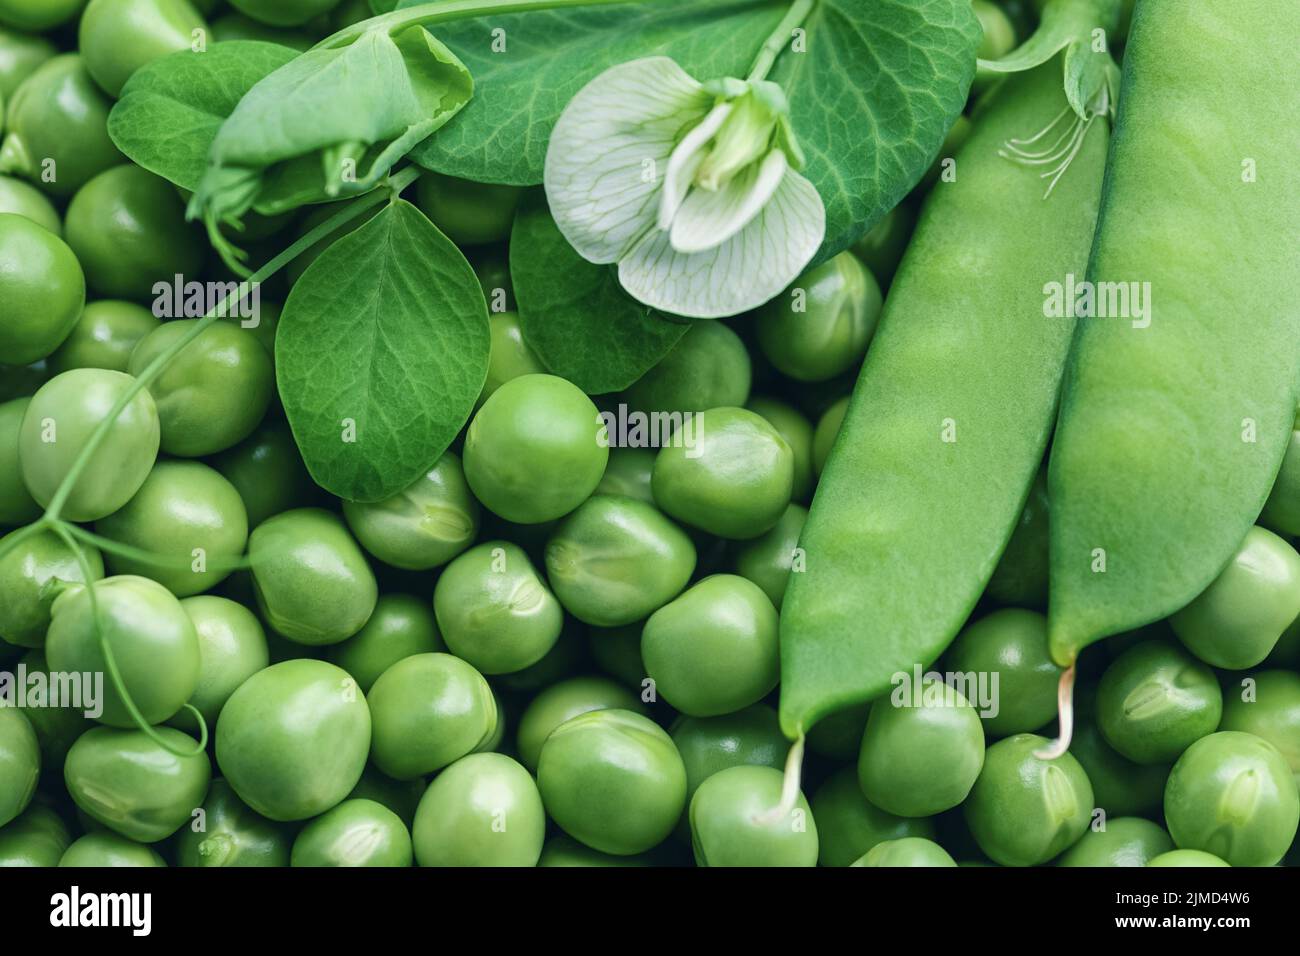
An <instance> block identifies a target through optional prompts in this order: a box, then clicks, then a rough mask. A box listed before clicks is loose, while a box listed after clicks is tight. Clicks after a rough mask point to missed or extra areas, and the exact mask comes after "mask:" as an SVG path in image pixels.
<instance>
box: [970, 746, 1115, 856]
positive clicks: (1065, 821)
mask: <svg viewBox="0 0 1300 956" xmlns="http://www.w3.org/2000/svg"><path fill="white" fill-rule="evenodd" d="M1047 745H1048V741H1047V740H1046V739H1045V738H1043V737H1038V736H1036V735H1034V734H1016V735H1014V736H1012V737H1007V738H1006V739H1004V740H999V741H998V742H997V743H995V744H994V745H993V746H991V747H989V749H988V751H987V752H986V753H985V755H984V769H983V770H981V771H980V776H979V779H978V780H976V781H975V787H974V789H972V790H971V793H970V797H969V798H968V799H967V800H966V803H965V805H964V810H965V816H966V823H967V825H968V826H969V827H970V831H971V835H972V836H974V837H975V841H976V842H977V843H978V844H979V847H980V849H981V850H983V851H984V854H985V855H986V856H988V858H989V859H991V860H993V861H994V862H995V863H1000V864H1001V865H1003V866H1038V865H1039V864H1042V863H1046V862H1047V861H1048V860H1050V859H1052V858H1053V857H1054V856H1056V855H1057V854H1058V853H1060V852H1061V851H1062V850H1065V849H1067V848H1068V847H1070V846H1072V845H1073V844H1074V843H1075V841H1077V840H1078V839H1079V838H1080V837H1081V836H1083V834H1084V831H1086V830H1087V828H1088V822H1089V820H1090V818H1091V815H1092V809H1093V798H1092V785H1091V784H1090V783H1089V782H1088V775H1087V774H1086V773H1084V770H1083V768H1082V767H1081V766H1079V762H1078V761H1077V760H1075V759H1074V757H1073V756H1072V755H1071V754H1069V753H1066V754H1062V755H1061V756H1060V757H1058V758H1056V759H1055V760H1050V761H1049V760H1042V759H1040V758H1039V757H1036V756H1035V753H1036V752H1038V751H1041V750H1043V749H1044V748H1045V747H1046V746H1047Z"/></svg>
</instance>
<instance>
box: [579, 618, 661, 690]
mask: <svg viewBox="0 0 1300 956" xmlns="http://www.w3.org/2000/svg"><path fill="white" fill-rule="evenodd" d="M587 648H588V650H590V651H591V659H592V660H593V661H595V662H596V666H597V667H599V668H600V669H601V670H602V671H604V672H605V673H606V674H608V675H609V676H610V677H613V678H614V679H615V680H617V681H618V682H619V683H621V684H625V685H626V686H628V687H632V688H635V689H636V690H638V691H640V689H641V687H642V682H643V681H644V680H645V679H646V674H645V662H644V661H642V659H641V625H639V624H630V625H627V626H625V627H610V628H602V627H593V628H592V629H591V630H590V632H589V633H588V635H587Z"/></svg>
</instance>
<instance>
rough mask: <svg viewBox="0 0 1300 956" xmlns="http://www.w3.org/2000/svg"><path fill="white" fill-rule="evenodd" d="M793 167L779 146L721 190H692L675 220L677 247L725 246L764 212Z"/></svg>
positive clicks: (697, 249) (687, 249)
mask: <svg viewBox="0 0 1300 956" xmlns="http://www.w3.org/2000/svg"><path fill="white" fill-rule="evenodd" d="M789 167H790V164H789V163H788V162H787V161H786V158H785V153H783V152H781V151H780V150H779V149H777V150H773V151H772V152H770V153H768V154H767V155H766V156H764V157H763V161H762V162H761V163H752V164H750V165H749V166H748V167H747V168H745V169H744V170H742V171H741V172H740V173H739V174H738V175H736V176H734V177H732V180H731V182H729V183H727V185H725V186H723V187H722V188H721V189H719V190H718V191H717V192H710V191H709V190H707V189H692V190H691V193H690V195H689V196H687V197H686V201H685V202H683V203H682V206H681V208H680V209H679V210H678V211H677V215H676V217H674V219H673V228H672V234H671V237H670V238H671V241H672V244H673V248H674V249H676V250H677V251H678V252H686V253H691V252H703V251H704V250H705V249H712V248H713V247H714V246H719V245H722V243H724V242H726V241H727V240H728V239H730V238H731V237H732V236H734V235H735V234H736V233H738V232H740V230H742V229H744V228H745V227H746V226H747V225H749V223H750V221H751V220H753V218H754V217H755V216H757V215H758V214H759V213H760V212H761V211H762V209H763V207H764V206H766V205H767V202H768V200H769V199H771V198H772V195H773V193H775V192H776V190H777V188H778V187H779V186H780V185H781V178H782V177H783V176H785V174H786V170H787V169H789Z"/></svg>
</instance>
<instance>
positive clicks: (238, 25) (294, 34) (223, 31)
mask: <svg viewBox="0 0 1300 956" xmlns="http://www.w3.org/2000/svg"><path fill="white" fill-rule="evenodd" d="M362 2H363V3H364V4H366V16H365V17H364V19H367V20H368V19H370V17H371V16H372V14H371V12H370V7H369V0H362ZM339 29H342V27H340V28H339ZM212 38H213V39H214V40H216V41H217V42H218V43H226V42H228V41H230V40H260V41H261V42H263V43H279V44H280V45H281V46H287V47H291V48H292V49H295V50H301V51H303V52H306V51H307V50H310V49H311V48H312V47H313V46H315V45H316V41H315V40H314V39H313V38H312V36H311V34H309V33H306V32H303V31H301V30H287V29H281V28H277V27H272V26H267V25H266V24H264V23H259V22H257V21H256V20H252V19H250V18H248V17H245V16H242V15H240V14H238V13H228V14H226V15H225V16H224V17H218V18H217V19H215V20H213V21H212Z"/></svg>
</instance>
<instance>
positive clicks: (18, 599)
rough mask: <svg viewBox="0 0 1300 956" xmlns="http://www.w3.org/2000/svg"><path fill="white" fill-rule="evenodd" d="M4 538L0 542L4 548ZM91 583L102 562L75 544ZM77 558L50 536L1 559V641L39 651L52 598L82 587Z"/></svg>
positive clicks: (95, 553) (29, 539)
mask: <svg viewBox="0 0 1300 956" xmlns="http://www.w3.org/2000/svg"><path fill="white" fill-rule="evenodd" d="M6 540H7V538H0V544H4V543H5V541H6ZM78 547H80V549H81V554H82V556H83V557H84V558H85V561H86V565H87V566H88V567H89V568H90V573H91V578H92V580H96V581H97V580H99V579H100V578H102V577H103V576H104V559H103V558H102V557H101V556H100V553H99V550H98V549H97V548H94V547H92V546H91V545H88V544H85V545H79V546H78ZM84 583H85V576H84V572H83V571H82V567H81V563H80V562H79V561H78V560H77V556H76V554H75V553H74V552H73V551H72V549H71V548H69V547H68V545H67V544H66V543H65V542H64V540H63V539H62V538H60V537H59V536H58V535H56V534H55V533H54V532H52V531H42V532H40V533H38V534H34V535H30V536H28V537H27V538H26V539H24V540H23V541H22V542H21V543H20V544H19V545H18V546H17V547H16V548H6V549H5V553H4V555H3V556H0V639H3V640H5V641H7V642H8V643H10V644H13V645H15V646H18V647H40V646H41V645H43V644H44V643H45V636H46V632H47V631H48V630H49V627H50V612H51V609H52V607H53V606H54V601H55V599H56V598H57V597H58V596H59V595H60V594H61V593H62V592H63V591H64V590H65V589H66V588H67V587H68V586H69V585H73V584H84Z"/></svg>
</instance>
